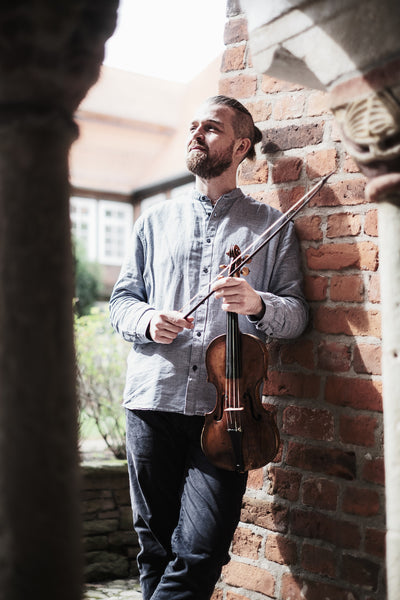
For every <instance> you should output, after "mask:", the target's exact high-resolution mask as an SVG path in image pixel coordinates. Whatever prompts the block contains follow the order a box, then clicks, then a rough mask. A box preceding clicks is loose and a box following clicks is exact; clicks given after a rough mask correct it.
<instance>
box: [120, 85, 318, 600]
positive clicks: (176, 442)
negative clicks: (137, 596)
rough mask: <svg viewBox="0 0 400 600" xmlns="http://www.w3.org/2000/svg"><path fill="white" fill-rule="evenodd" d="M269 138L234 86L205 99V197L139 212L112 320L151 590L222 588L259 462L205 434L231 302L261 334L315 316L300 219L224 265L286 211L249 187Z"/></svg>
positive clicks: (142, 565)
mask: <svg viewBox="0 0 400 600" xmlns="http://www.w3.org/2000/svg"><path fill="white" fill-rule="evenodd" d="M260 140H261V133H260V131H259V130H258V129H257V128H256V127H255V126H254V123H253V119H252V117H251V115H250V113H249V112H248V111H247V109H246V108H245V107H244V106H242V105H241V104H240V103H239V102H238V101H236V100H234V99H233V98H228V97H225V96H216V97H213V98H210V99H209V100H207V101H206V102H205V103H204V104H203V106H201V107H200V109H199V111H198V112H197V114H196V116H195V118H194V119H193V121H192V123H191V126H190V134H189V139H188V146H187V166H188V168H189V170H190V171H191V172H193V173H194V174H195V175H196V189H195V192H194V194H193V197H192V198H190V197H188V198H186V199H184V200H177V201H175V202H174V201H168V202H165V203H162V204H159V205H157V206H155V207H153V208H151V209H150V210H149V211H148V212H147V213H145V214H143V215H142V216H141V217H140V218H139V219H138V220H137V221H136V223H135V228H134V234H133V238H132V244H131V247H130V249H129V252H128V256H127V259H126V261H125V264H124V265H123V267H122V270H121V275H120V278H119V280H118V282H117V283H116V285H115V288H114V290H113V293H112V296H111V300H110V311H111V320H112V323H113V326H114V328H115V329H116V330H117V331H118V332H119V333H120V334H121V335H122V336H123V337H124V338H125V339H126V340H127V341H129V342H132V343H133V346H132V351H131V353H130V357H129V359H128V371H127V380H126V387H125V393H124V405H125V407H126V414H127V455H128V465H129V475H130V482H131V495H132V507H133V515H134V525H135V529H136V531H137V533H138V537H139V542H140V548H141V550H140V553H139V556H138V564H139V571H140V581H141V586H142V593H143V598H144V600H150V598H151V600H166V599H170V600H172V599H173V600H186V599H196V600H206V599H209V598H210V597H211V595H212V592H213V589H214V586H215V583H216V581H217V580H218V577H219V575H220V572H221V569H222V566H223V565H224V564H225V563H227V562H228V560H229V554H228V550H229V546H230V542H231V540H232V537H233V534H234V531H235V528H236V526H237V523H238V521H239V515H240V509H241V502H242V497H243V493H244V491H245V486H246V474H243V473H238V472H235V471H227V470H222V469H218V468H216V467H214V466H213V465H212V464H210V463H209V462H208V460H207V459H206V457H205V456H204V454H203V452H202V450H201V445H200V436H201V431H202V426H203V422H204V414H205V413H206V412H209V411H211V410H212V409H213V407H214V405H215V399H216V394H215V388H214V387H213V386H212V385H211V384H210V383H207V372H206V367H205V353H206V349H207V346H208V344H209V343H210V342H211V341H212V339H213V338H215V337H216V336H218V335H221V334H223V333H224V332H225V322H226V318H225V317H226V314H225V313H226V311H229V312H236V313H238V314H239V320H240V329H241V331H243V332H244V333H253V334H255V335H257V336H258V337H260V338H261V339H265V338H266V336H274V337H278V338H291V337H296V336H298V335H299V334H300V333H301V332H302V331H303V329H304V327H305V325H306V322H307V314H308V312H307V306H306V303H305V301H304V297H303V294H302V291H301V272H300V261H299V252H298V246H297V242H296V239H295V236H294V231H293V225H292V224H290V225H288V226H287V227H286V228H284V230H282V232H281V233H280V234H279V235H277V236H276V237H275V238H274V239H273V240H272V241H271V242H270V243H269V244H268V245H267V246H266V247H265V248H264V249H263V250H262V251H260V252H259V253H258V254H257V255H256V256H255V257H254V259H253V261H252V263H251V265H250V269H251V270H250V273H249V275H248V277H247V278H246V279H244V278H232V277H223V278H220V279H218V275H219V271H220V269H219V266H220V264H221V263H224V262H226V261H227V257H226V252H227V250H229V247H230V246H231V244H232V243H233V244H238V245H239V246H240V248H242V249H245V248H247V247H248V246H249V244H250V243H252V242H253V241H254V240H255V239H257V237H258V236H259V234H260V233H261V232H263V231H264V230H265V229H266V227H267V226H268V224H270V223H273V222H274V221H275V220H276V219H277V218H278V217H279V216H280V213H279V212H278V211H276V210H274V209H272V208H270V207H268V206H266V205H264V204H261V203H259V202H256V201H255V200H253V199H252V198H250V197H248V196H245V195H244V194H243V193H242V192H241V190H240V189H238V188H237V187H236V173H237V168H238V166H239V164H240V163H241V162H242V160H244V158H245V157H249V158H254V156H255V149H254V144H255V143H257V142H258V141H260ZM210 286H212V289H213V291H214V294H213V295H212V296H211V297H210V298H209V300H208V301H207V302H205V303H204V304H202V305H201V306H199V308H198V309H197V310H196V311H195V313H194V314H193V316H191V317H188V318H186V319H185V318H184V315H185V312H184V310H183V307H185V306H186V305H187V304H188V301H189V299H190V298H193V296H195V295H196V294H197V293H198V292H199V291H200V290H206V291H208V289H209V288H210Z"/></svg>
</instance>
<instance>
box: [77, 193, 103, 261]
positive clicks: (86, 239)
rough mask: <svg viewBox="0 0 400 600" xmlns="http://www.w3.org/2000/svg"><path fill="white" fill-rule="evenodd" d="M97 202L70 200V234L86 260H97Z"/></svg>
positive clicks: (89, 199) (88, 199) (82, 199)
mask: <svg viewBox="0 0 400 600" xmlns="http://www.w3.org/2000/svg"><path fill="white" fill-rule="evenodd" d="M96 204H97V202H96V200H95V199H94V198H77V197H73V198H71V200H70V215H71V226H72V234H73V236H74V238H75V239H76V240H78V241H79V242H80V243H81V244H82V246H83V249H84V251H85V253H86V256H87V259H88V260H90V261H93V262H95V261H96V260H97V235H96V220H97V206H96Z"/></svg>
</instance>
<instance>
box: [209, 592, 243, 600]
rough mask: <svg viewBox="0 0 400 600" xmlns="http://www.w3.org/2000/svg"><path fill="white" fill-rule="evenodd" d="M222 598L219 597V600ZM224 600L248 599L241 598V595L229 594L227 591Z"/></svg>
mask: <svg viewBox="0 0 400 600" xmlns="http://www.w3.org/2000/svg"><path fill="white" fill-rule="evenodd" d="M222 598H223V596H221V600H222ZM211 600H214V597H212V598H211ZM226 600H249V597H248V596H242V594H235V593H234V592H230V591H229V590H227V592H226Z"/></svg>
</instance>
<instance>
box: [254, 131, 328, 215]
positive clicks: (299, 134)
mask: <svg viewBox="0 0 400 600" xmlns="http://www.w3.org/2000/svg"><path fill="white" fill-rule="evenodd" d="M323 137H324V123H310V124H301V123H299V124H296V125H295V124H293V125H288V126H287V127H277V128H272V127H271V128H269V129H268V130H267V131H265V132H264V134H263V141H262V151H263V152H265V153H266V154H272V153H274V152H279V151H284V150H290V149H291V148H305V147H306V146H314V145H315V144H320V143H321V142H322V140H323ZM311 203H312V200H311V201H310V205H311Z"/></svg>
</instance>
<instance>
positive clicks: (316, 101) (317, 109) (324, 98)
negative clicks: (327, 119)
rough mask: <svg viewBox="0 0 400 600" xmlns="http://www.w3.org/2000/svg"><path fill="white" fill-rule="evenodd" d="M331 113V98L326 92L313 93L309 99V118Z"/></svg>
mask: <svg viewBox="0 0 400 600" xmlns="http://www.w3.org/2000/svg"><path fill="white" fill-rule="evenodd" d="M328 112H329V97H328V94H326V93H325V92H313V93H312V94H310V96H309V98H308V106H307V116H308V117H317V116H319V115H323V114H326V113H328Z"/></svg>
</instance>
